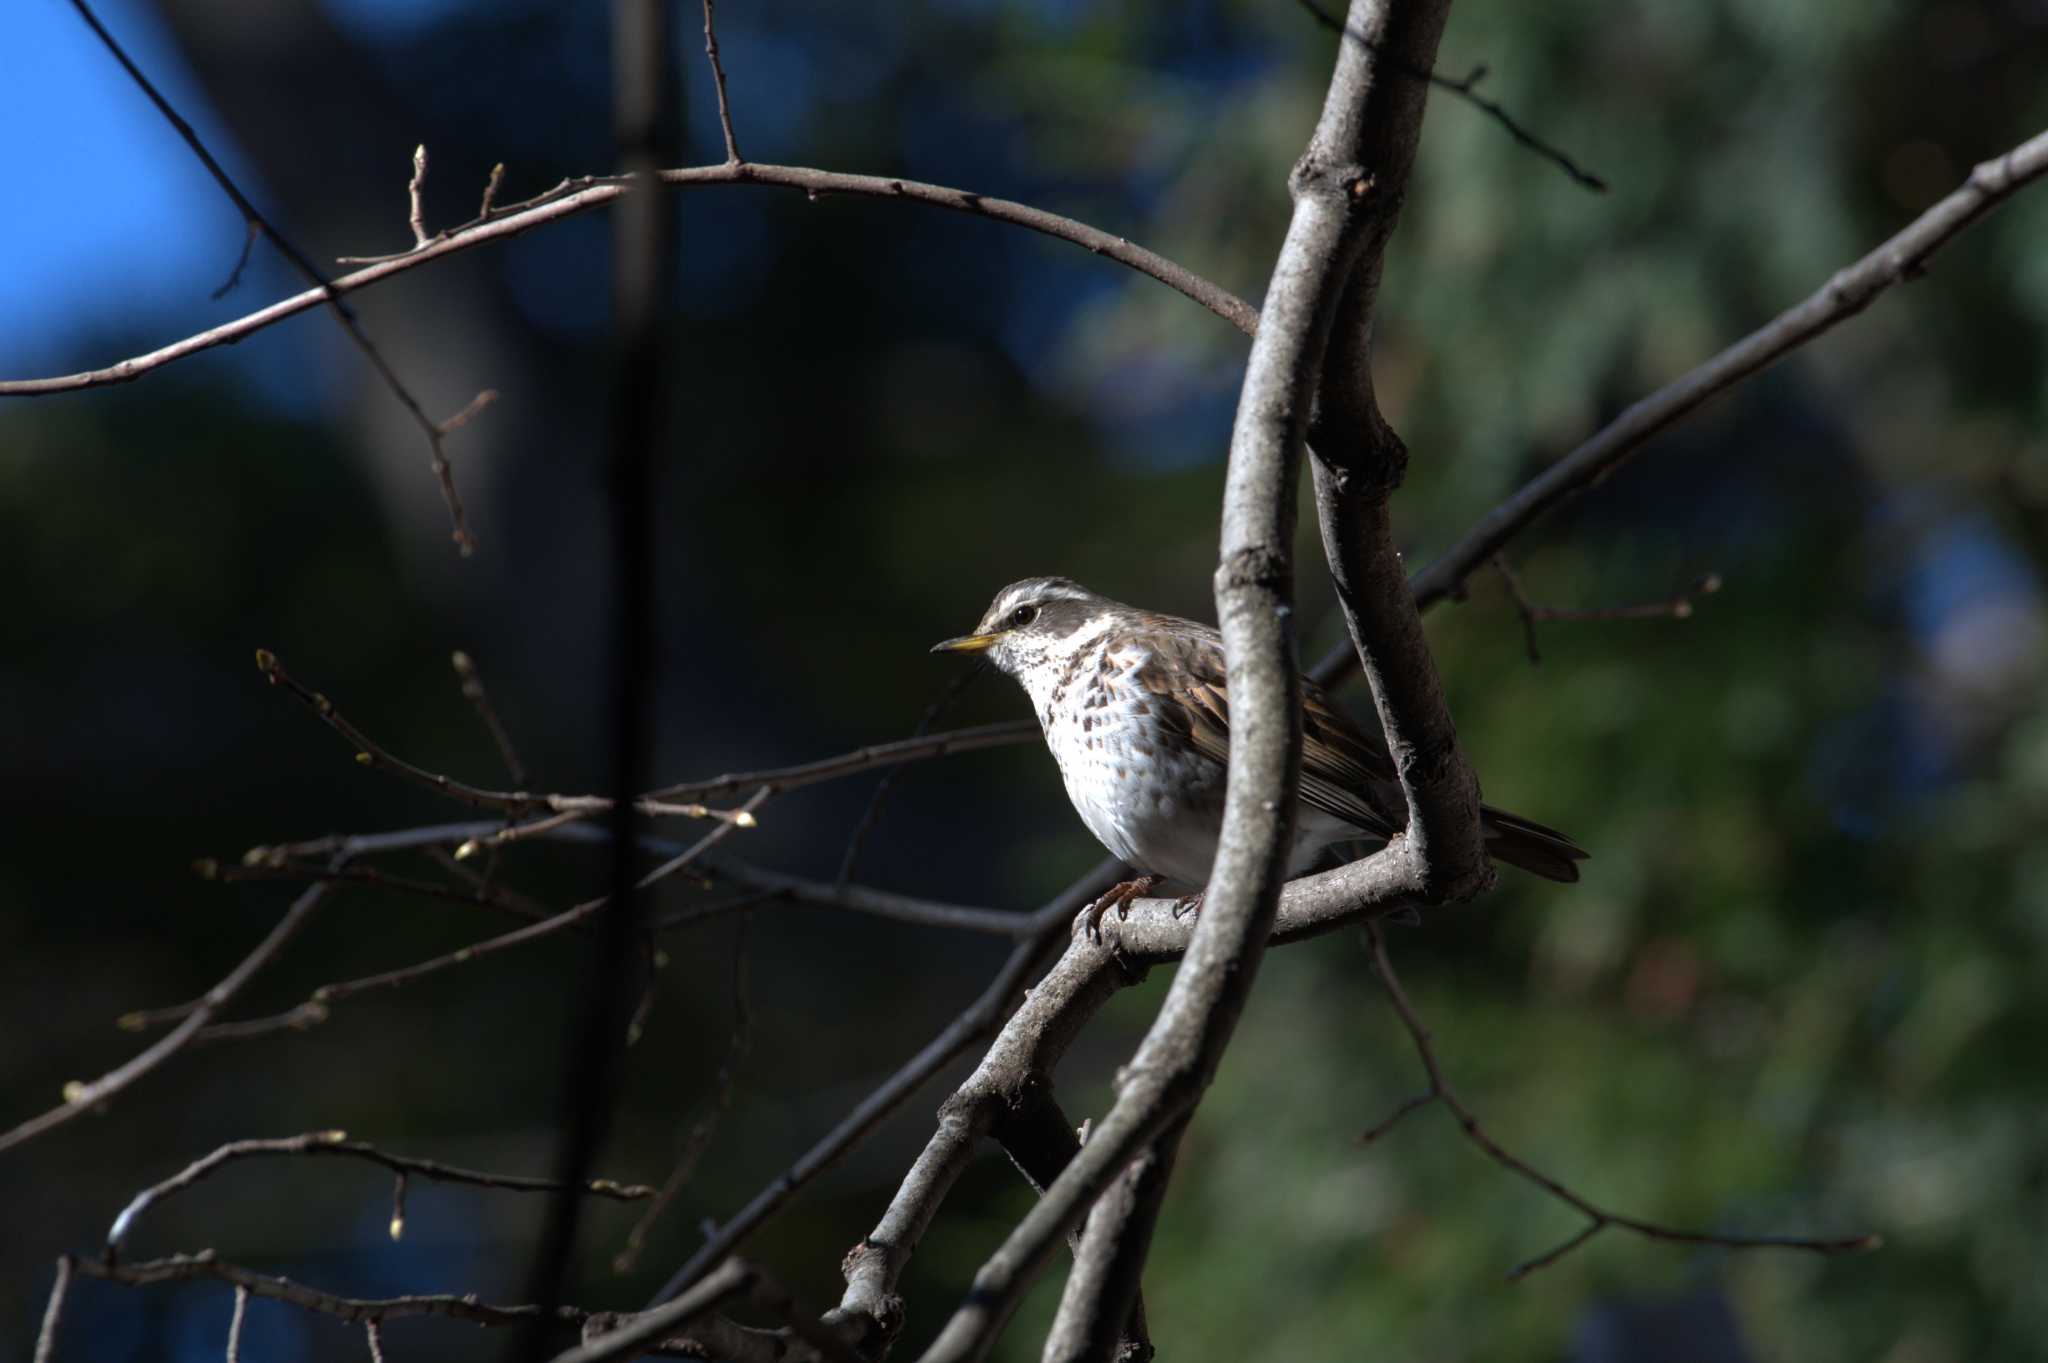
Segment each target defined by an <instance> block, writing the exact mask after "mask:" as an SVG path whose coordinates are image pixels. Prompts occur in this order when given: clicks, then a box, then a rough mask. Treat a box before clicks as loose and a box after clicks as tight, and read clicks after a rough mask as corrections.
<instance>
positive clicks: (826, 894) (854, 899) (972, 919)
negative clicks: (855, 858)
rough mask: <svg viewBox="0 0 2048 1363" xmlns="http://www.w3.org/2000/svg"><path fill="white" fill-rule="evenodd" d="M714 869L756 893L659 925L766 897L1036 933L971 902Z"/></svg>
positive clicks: (1017, 916) (1024, 917) (1025, 918)
mask: <svg viewBox="0 0 2048 1363" xmlns="http://www.w3.org/2000/svg"><path fill="white" fill-rule="evenodd" d="M710 869H711V870H712V871H713V873H714V874H716V875H718V876H721V877H723V878H724V879H726V880H730V881H732V882H733V883H734V884H736V885H741V886H744V887H746V889H747V890H749V891H750V892H751V893H749V894H748V895H746V896H744V897H743V898H742V899H741V900H737V901H734V902H731V903H728V904H693V905H690V906H688V907H687V908H681V909H677V910H675V911H673V912H672V913H670V914H668V915H667V916H666V917H664V918H662V919H661V920H660V921H659V923H658V924H657V926H658V927H660V928H662V929H668V928H673V927H679V926H681V925H682V924H684V923H693V922H696V921H698V920H699V919H702V918H709V917H713V916H715V915H717V914H720V913H731V912H735V911H737V910H740V909H744V908H748V907H751V906H752V905H755V904H759V903H761V902H762V901H763V900H767V899H787V900H789V901H791V902H792V903H797V904H810V905H814V906H816V907H819V908H833V909H851V910H853V911H854V912H856V913H867V914H873V915H874V916H876V917H878V918H892V919H895V920H896V921H898V922H902V923H916V924H920V925H922V926H925V927H935V928H955V929H958V930H961V931H964V932H983V933H988V934H990V935H992V936H997V937H1029V936H1032V935H1033V933H1034V931H1035V930H1034V928H1033V926H1032V923H1033V918H1032V915H1030V914H1024V913H1013V912H1009V911H1007V910H1003V909H980V908H973V907H970V906H968V905H965V904H941V903H936V902H934V901H932V900H929V899H914V898H912V897H911V896H909V895H901V894H894V893H891V892H890V891H887V890H877V889H872V888H870V887H868V886H865V885H835V884H831V883H828V882H826V881H822V880H806V879H804V878H803V877H802V876H793V875H787V874H785V873H783V872H781V871H771V870H768V869H766V868H764V867H760V866H749V865H745V864H743V863H739V862H728V861H721V862H717V863H713V864H711V865H710Z"/></svg>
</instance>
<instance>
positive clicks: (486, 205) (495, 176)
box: [342, 161, 505, 265]
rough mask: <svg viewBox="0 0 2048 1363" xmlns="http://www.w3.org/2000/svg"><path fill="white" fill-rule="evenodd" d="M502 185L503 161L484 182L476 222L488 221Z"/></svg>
mask: <svg viewBox="0 0 2048 1363" xmlns="http://www.w3.org/2000/svg"><path fill="white" fill-rule="evenodd" d="M504 183H505V163H504V162H503V161H500V162H498V163H497V164H496V165H494V166H492V167H491V178H490V179H488V180H486V181H484V197H483V202H482V203H480V204H478V205H477V206H476V220H477V221H478V222H489V221H490V218H491V206H492V205H493V204H495V203H496V202H497V201H498V186H500V185H502V184H504ZM342 263H343V264H344V265H346V264H352V263H353V262H351V261H343V262H342Z"/></svg>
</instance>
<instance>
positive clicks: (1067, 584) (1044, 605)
mask: <svg viewBox="0 0 2048 1363" xmlns="http://www.w3.org/2000/svg"><path fill="white" fill-rule="evenodd" d="M1119 609H1121V608H1120V607H1119V606H1118V605H1117V604H1116V603H1115V602H1113V601H1111V600H1109V599H1108V598H1107V597H1102V596H1097V595H1096V594H1095V593H1094V592H1091V591H1089V590H1088V589H1087V588H1086V587H1083V586H1082V585H1081V584H1080V583H1078V582H1075V581H1073V580H1071V579H1069V578H1064V577H1027V578H1025V579H1024V580H1023V581H1022V582H1013V583H1011V584H1010V585H1009V586H1007V587H1005V588H1003V589H1002V590H1001V591H999V592H997V593H996V599H995V600H994V601H993V602H991V603H990V604H989V608H988V610H987V611H986V612H985V613H984V614H983V615H982V617H981V623H980V624H978V625H976V626H975V627H974V632H973V633H972V634H963V635H961V636H960V637H959V638H957V639H948V640H946V641H945V642H944V643H940V644H933V645H932V652H934V653H981V654H986V655H987V656H988V659H989V661H990V662H992V663H994V664H995V665H996V666H997V667H998V668H999V669H1001V670H1002V671H1004V672H1007V673H1009V674H1010V675H1011V676H1013V677H1015V676H1021V675H1022V674H1024V673H1025V672H1028V671H1030V670H1031V669H1033V668H1034V667H1036V666H1039V665H1042V664H1044V663H1047V662H1051V661H1055V660H1057V659H1059V658H1062V657H1063V656H1064V655H1065V653H1066V651H1067V646H1070V645H1071V644H1072V643H1073V642H1075V641H1076V640H1079V639H1084V638H1086V637H1088V635H1087V634H1084V633H1083V630H1084V628H1085V627H1086V626H1087V625H1089V624H1090V623H1092V622H1094V621H1096V620H1099V619H1101V618H1103V617H1104V616H1106V615H1109V614H1112V613H1114V612H1115V611H1117V610H1119Z"/></svg>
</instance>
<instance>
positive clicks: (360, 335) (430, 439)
mask: <svg viewBox="0 0 2048 1363" xmlns="http://www.w3.org/2000/svg"><path fill="white" fill-rule="evenodd" d="M71 6H72V8H73V9H75V10H77V11H78V15H79V17H80V18H82V19H84V20H85V22H86V26H87V27H88V28H90V29H91V30H92V31H93V34H94V36H96V37H97V38H98V39H99V40H100V42H101V43H102V44H104V45H105V47H106V49H107V51H109V52H111V53H112V54H113V56H114V60H115V61H117V62H119V63H120V64H121V69H122V70H124V71H126V72H127V73H128V78H129V79H130V80H132V81H134V82H135V84H136V85H137V87H139V88H140V89H141V91H142V93H143V94H144V95H146V96H148V97H149V102H150V103H151V104H154V105H155V106H156V109H157V112H158V113H160V114H162V115H163V116H164V120H165V121H166V122H168V123H169V124H170V125H171V127H172V129H173V130H174V131H176V132H177V134H178V136H179V137H181V138H183V139H184V141H185V145H186V146H187V147H190V148H191V149H192V154H193V155H194V156H197V157H198V158H199V160H200V163H201V164H202V165H204V166H205V167H206V173H207V174H209V175H211V176H212V177H213V181H214V183H215V184H217V185H219V186H220V189H221V193H223V194H225V195H227V196H228V198H229V200H230V201H232V202H233V203H234V205H235V211H236V212H238V213H240V214H241V215H242V221H243V222H244V223H246V224H248V228H249V234H248V237H247V240H246V241H245V242H244V243H243V247H242V258H241V260H240V261H238V262H237V263H236V265H235V270H234V274H233V275H231V276H230V277H229V279H228V283H227V284H226V285H225V286H223V288H222V292H223V293H224V292H226V290H227V289H228V288H232V287H233V286H234V284H235V281H236V280H237V279H239V278H240V277H241V273H242V265H243V264H245V263H246V262H247V261H248V258H249V246H250V245H251V244H253V243H254V242H255V240H256V235H257V234H258V233H259V232H260V233H261V234H262V235H263V236H265V237H266V238H268V239H269V241H270V244H271V245H273V246H275V247H276V248H277V249H278V251H279V253H280V254H282V255H283V256H284V258H285V259H286V260H289V261H290V262H291V263H292V266H293V268H295V269H296V270H298V272H299V273H300V274H301V275H304V276H305V278H306V280H307V281H308V282H309V283H311V284H312V285H313V287H312V288H311V289H309V290H308V291H307V292H306V293H304V294H300V295H299V298H301V299H303V300H305V301H304V302H303V303H302V304H301V306H300V307H298V308H294V309H293V311H294V312H297V311H303V310H304V309H305V308H308V307H312V306H313V305H314V304H315V303H325V304H327V305H328V307H329V308H331V309H332V310H333V312H334V318H335V320H336V321H337V322H339V323H340V324H341V328H342V330H343V331H345V332H347V333H348V338H349V339H350V340H351V341H353V342H355V345H356V349H358V350H360V351H361V352H362V353H363V358H364V359H366V360H368V361H369V362H370V367H371V368H372V369H374V370H376V371H377V375H378V377H379V378H381V379H383V380H384V386H385V387H387V388H389V389H390V390H391V394H392V396H393V397H395V398H397V399H398V401H399V403H400V405H402V406H403V407H404V408H405V410H406V411H407V413H409V414H410V415H411V417H412V419H413V421H414V422H415V423H416V424H417V425H418V426H419V428H420V430H421V432H422V433H423V434H425V436H426V437H427V445H428V448H429V449H430V450H431V451H432V454H433V461H432V467H433V470H434V477H435V480H436V481H437V482H438V483H439V484H440V486H441V500H442V501H444V502H446V503H447V505H448V518H449V521H450V523H451V525H452V527H453V530H452V534H453V537H454V540H455V543H456V544H457V545H458V546H459V547H460V548H461V550H462V552H463V554H464V555H468V554H469V553H471V552H472V551H474V549H475V548H476V541H475V539H474V538H472V537H471V535H470V533H469V527H468V525H467V524H466V523H465V522H464V520H463V515H462V498H461V497H459V496H458V495H456V491H455V475H454V472H453V471H452V470H451V469H450V468H449V465H448V451H447V447H446V440H447V435H448V432H449V431H451V430H453V429H454V428H455V426H456V425H458V424H460V422H459V421H449V422H436V421H434V420H433V419H432V418H431V417H429V416H428V415H427V413H426V409H425V408H423V407H421V406H420V401H419V399H418V398H416V397H414V396H413V394H412V390H411V389H409V388H407V387H406V386H405V384H404V383H403V382H402V381H401V380H400V379H399V377H398V372H397V371H396V370H394V369H393V368H392V367H391V363H390V361H388V360H386V359H385V358H384V352H382V351H381V350H379V349H377V347H376V345H375V343H373V342H372V341H371V340H370V337H369V334H368V333H367V332H365V331H364V330H363V327H362V323H360V322H359V321H357V320H356V315H355V312H354V310H353V309H351V308H350V307H349V306H348V305H347V304H345V303H343V302H342V301H341V295H342V294H343V293H344V292H346V290H345V289H343V288H342V287H341V286H340V284H339V283H338V282H337V281H334V280H330V279H329V278H328V277H327V275H326V274H325V272H323V271H322V270H321V269H320V267H319V266H317V265H315V264H314V263H313V262H312V261H311V260H310V259H308V258H307V256H306V254H305V252H303V251H301V250H300V249H299V248H298V247H296V246H294V245H293V244H292V243H291V241H290V239H289V238H287V237H286V236H285V235H284V234H283V233H282V232H280V231H278V230H277V228H276V227H275V226H274V225H273V224H272V223H271V221H270V220H269V219H268V218H266V217H264V216H263V214H262V213H261V212H259V211H258V210H257V208H256V205H255V204H253V203H251V202H250V201H249V196H248V195H246V194H244V193H242V191H241V189H240V187H239V186H237V185H236V184H235V182H234V180H233V179H232V178H231V177H230V176H229V175H228V173H227V171H225V170H223V169H222V168H221V164H220V162H219V161H216V160H215V159H214V157H213V153H212V152H210V151H208V150H207V148H206V144H205V143H204V142H203V141H201V140H200V137H199V134H198V133H197V132H195V131H193V128H192V125H191V124H190V123H187V122H186V121H185V120H184V118H182V117H181V116H180V115H179V113H178V111H177V110H176V109H175V108H173V107H171V102H170V101H169V100H167V99H165V98H164V96H163V93H162V92H161V91H159V90H158V89H157V88H156V86H155V85H154V84H152V83H151V81H150V79H149V77H147V76H145V75H143V74H142V68H141V67H139V66H137V65H136V64H135V62H134V61H133V60H132V59H131V58H130V57H129V56H128V54H127V52H126V51H124V50H123V49H122V47H121V45H120V44H119V43H117V42H115V41H114V35H113V34H111V33H109V32H108V31H107V29H106V26H105V25H103V24H102V23H100V21H99V16H97V15H96V14H94V13H93V12H92V8H91V6H89V5H88V4H87V3H86V0H71ZM426 155H427V152H426V148H425V147H421V148H420V150H419V154H418V157H417V158H416V159H415V161H414V163H413V166H414V170H413V175H414V179H413V187H412V201H413V219H412V220H413V230H414V232H415V233H416V234H420V235H422V236H423V235H424V233H423V232H422V229H421V227H420V222H419V184H420V181H421V180H423V179H424V178H425V177H426ZM216 296H218V295H216ZM215 344H218V342H216V343H215ZM195 348H203V347H195ZM119 367H120V366H116V368H119ZM152 367H154V366H152ZM137 372H140V371H137ZM125 377H127V378H132V377H134V375H132V374H130V375H127V376H125ZM110 381H112V382H120V381H122V380H110ZM74 386H77V387H87V386H92V385H85V384H79V385H74ZM10 391H19V392H37V391H53V390H44V389H36V388H19V389H16V388H14V387H13V386H12V385H0V394H4V393H7V392H10ZM471 405H472V406H474V405H475V404H471ZM467 415H468V414H467V409H465V412H464V414H463V417H462V420H467Z"/></svg>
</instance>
